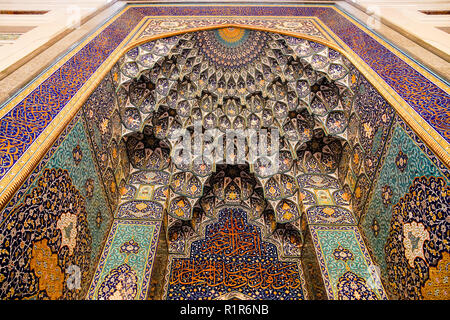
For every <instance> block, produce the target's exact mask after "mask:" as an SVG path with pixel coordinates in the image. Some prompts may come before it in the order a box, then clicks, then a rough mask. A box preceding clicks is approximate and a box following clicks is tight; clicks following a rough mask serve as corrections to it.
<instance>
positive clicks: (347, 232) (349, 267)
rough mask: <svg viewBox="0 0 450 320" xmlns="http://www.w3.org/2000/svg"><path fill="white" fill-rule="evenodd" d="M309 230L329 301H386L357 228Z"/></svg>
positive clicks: (333, 227) (313, 226)
mask: <svg viewBox="0 0 450 320" xmlns="http://www.w3.org/2000/svg"><path fill="white" fill-rule="evenodd" d="M309 227H310V230H311V235H312V239H313V243H314V246H315V249H316V253H317V258H318V260H319V265H320V269H321V271H322V277H323V280H324V284H325V288H326V290H327V294H328V298H329V299H339V300H379V299H387V297H386V294H385V292H384V289H383V286H382V284H381V280H380V278H379V276H378V274H377V271H376V267H375V265H374V264H373V263H372V260H371V258H370V255H369V253H368V251H367V249H366V246H365V245H364V242H363V240H362V238H361V236H360V234H359V231H358V228H357V227H356V226H341V227H335V226H331V227H330V226H320V225H310V226H309Z"/></svg>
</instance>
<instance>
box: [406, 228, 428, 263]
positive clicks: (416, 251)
mask: <svg viewBox="0 0 450 320" xmlns="http://www.w3.org/2000/svg"><path fill="white" fill-rule="evenodd" d="M426 240H430V235H429V233H428V231H427V230H426V228H425V226H424V225H423V224H422V223H417V222H416V221H412V222H411V223H405V224H404V225H403V246H404V248H405V256H406V259H407V260H408V263H409V265H410V266H411V268H414V260H415V259H417V258H420V259H423V260H425V257H424V252H423V244H424V242H425V241H426Z"/></svg>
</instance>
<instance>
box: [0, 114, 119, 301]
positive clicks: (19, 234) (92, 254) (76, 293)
mask: <svg viewBox="0 0 450 320" xmlns="http://www.w3.org/2000/svg"><path fill="white" fill-rule="evenodd" d="M111 223H112V214H111V209H110V206H109V204H108V202H107V198H106V194H105V193H104V191H103V186H102V183H101V180H100V179H99V177H98V175H97V170H96V167H95V165H94V160H93V155H92V152H91V150H90V146H89V144H88V138H87V136H86V134H85V131H84V126H83V121H82V120H81V117H80V116H77V117H76V118H75V119H74V120H73V122H72V124H71V125H70V126H69V127H68V128H67V129H66V132H64V133H63V135H62V136H61V137H60V138H59V139H58V141H57V142H56V143H55V144H54V145H53V147H52V148H51V150H50V151H49V152H48V153H47V155H46V157H45V158H44V159H43V160H42V162H41V163H40V164H39V166H38V167H37V168H36V169H35V171H34V172H33V174H32V175H30V177H29V178H28V180H27V181H26V182H25V184H24V185H23V186H22V188H21V189H20V190H19V192H18V193H17V194H16V195H15V196H14V198H13V199H12V200H11V202H10V203H8V205H7V206H6V207H5V208H4V210H3V211H2V218H1V222H0V252H1V253H0V296H1V297H2V298H4V299H36V298H37V299H46V298H47V299H82V298H83V297H84V295H85V294H86V292H87V285H88V283H89V281H90V279H91V278H92V275H93V272H94V271H95V267H96V264H97V262H98V260H99V258H100V254H101V247H102V245H103V243H104V241H105V239H106V236H107V232H108V230H109V228H110V226H111Z"/></svg>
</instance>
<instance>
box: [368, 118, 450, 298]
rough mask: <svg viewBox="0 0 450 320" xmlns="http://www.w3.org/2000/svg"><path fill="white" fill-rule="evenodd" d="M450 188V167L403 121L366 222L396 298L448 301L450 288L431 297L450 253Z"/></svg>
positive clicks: (395, 133)
mask: <svg viewBox="0 0 450 320" xmlns="http://www.w3.org/2000/svg"><path fill="white" fill-rule="evenodd" d="M448 185H449V171H448V168H445V166H443V165H442V163H440V164H439V160H437V159H436V157H435V156H433V155H432V154H431V153H430V152H429V151H428V152H427V151H426V147H425V146H424V145H423V143H421V142H420V140H418V139H417V137H416V136H415V134H414V133H413V132H412V131H411V130H410V129H408V128H407V127H406V126H405V125H404V123H402V121H401V120H398V123H397V124H396V125H395V126H394V129H393V133H392V138H391V141H390V144H389V147H388V149H387V151H386V155H385V157H384V159H383V165H382V167H381V169H380V172H379V176H378V179H377V180H376V184H375V187H374V190H373V192H372V195H371V199H370V202H369V203H368V205H367V213H366V214H365V215H364V217H363V220H362V223H361V226H362V229H363V231H364V236H365V238H366V239H367V241H368V244H369V245H370V247H371V248H372V254H373V256H374V259H375V260H376V261H377V263H378V264H379V265H380V267H381V271H382V275H383V280H384V282H385V286H386V289H387V290H388V291H389V293H390V295H392V297H393V298H402V299H423V298H433V297H434V298H433V299H436V298H437V296H441V297H443V296H446V297H448V295H447V294H444V292H445V290H446V289H445V288H446V287H445V285H444V284H442V286H441V287H440V288H438V287H439V286H438V287H437V288H436V291H435V293H438V292H439V294H437V295H430V294H425V290H426V289H425V286H427V284H431V283H433V282H435V281H436V279H438V278H434V279H432V278H431V275H432V270H433V268H437V267H438V264H439V263H440V261H442V263H445V262H444V260H442V259H444V254H445V253H446V252H448V250H449V248H450V247H449V244H448V228H449V222H448V221H447V220H448V219H449V218H448V217H449V210H448V207H449V198H448V197H449V187H448ZM417 204H418V205H417ZM445 234H447V236H446V235H445ZM425 241H426V244H425V243H424V242H425ZM430 247H432V248H433V249H430ZM443 274H447V275H448V271H447V272H445V271H444V272H443ZM446 292H448V291H446Z"/></svg>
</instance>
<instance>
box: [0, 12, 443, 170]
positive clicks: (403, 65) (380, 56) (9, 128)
mask: <svg viewBox="0 0 450 320" xmlns="http://www.w3.org/2000/svg"><path fill="white" fill-rule="evenodd" d="M161 14H163V15H164V14H170V15H172V16H177V15H180V16H182V15H189V16H194V15H239V16H258V15H265V16H271V15H273V16H300V17H301V16H308V17H318V18H319V19H320V20H321V22H322V23H324V24H325V25H327V27H328V28H329V29H330V30H331V31H333V32H334V34H335V35H337V36H338V37H340V39H341V40H340V41H342V42H343V43H345V44H346V45H347V46H349V47H350V48H351V49H352V50H353V51H354V52H355V53H356V54H358V55H360V57H361V58H362V59H363V60H364V61H366V63H367V64H368V65H369V66H371V67H372V68H373V69H374V70H375V72H377V74H379V75H380V76H381V78H383V79H384V80H385V81H386V82H387V84H388V85H390V86H391V87H392V88H393V89H394V90H396V92H397V93H398V94H399V95H400V96H401V97H402V98H403V99H404V100H405V101H406V102H407V103H408V104H409V105H411V106H412V107H413V108H414V109H415V110H416V111H417V112H418V113H419V114H420V115H421V116H422V117H423V118H424V119H425V120H426V121H428V123H430V124H431V125H432V126H433V127H434V128H435V129H436V130H437V131H438V132H439V133H440V134H441V135H442V136H443V137H445V139H447V141H448V130H447V129H446V127H445V126H443V125H442V124H443V123H445V117H446V113H445V110H446V109H445V106H447V105H448V104H449V103H448V101H449V95H448V94H447V93H446V92H445V90H444V89H441V88H440V87H439V86H438V85H435V84H434V83H433V82H432V81H431V80H429V79H427V77H426V76H424V75H422V74H420V73H419V72H418V71H416V70H415V69H413V68H412V67H411V66H410V65H409V64H408V62H409V61H408V62H405V61H403V60H402V59H401V58H399V57H397V56H396V55H395V53H393V52H391V51H389V49H388V48H386V47H385V46H384V45H383V44H382V43H381V42H378V41H377V40H376V39H375V38H374V36H373V35H372V34H367V33H366V32H365V30H364V29H363V28H362V27H360V26H358V25H355V24H353V23H352V21H351V20H350V19H347V17H346V16H345V15H343V14H341V12H339V11H338V10H336V9H335V8H334V7H333V6H310V7H306V6H298V7H294V6H291V7H252V6H249V7H240V6H233V7H228V6H221V7H207V6H205V7H189V6H183V8H182V9H180V8H177V7H161V6H141V7H139V6H129V7H127V8H126V9H125V10H124V11H123V12H122V13H121V14H120V15H119V16H118V17H117V18H116V19H113V20H112V21H111V23H110V24H108V25H107V26H105V27H104V28H103V29H101V30H100V31H99V32H97V33H96V34H95V36H94V37H92V38H90V39H89V41H88V42H85V43H84V44H83V46H84V47H81V48H78V49H77V50H78V51H77V52H76V54H74V55H71V56H70V58H69V56H68V57H67V59H63V61H62V62H61V63H59V64H58V68H59V67H60V70H58V72H54V73H52V74H51V75H50V76H49V77H48V79H46V80H44V81H43V82H42V83H41V84H40V85H39V86H38V87H36V86H32V87H30V89H29V90H28V94H27V96H26V97H25V96H24V95H21V97H22V98H21V99H22V100H20V101H19V100H18V99H15V100H14V102H12V103H11V104H9V105H8V106H7V107H6V108H3V110H2V113H1V114H2V118H1V124H0V128H1V131H0V141H1V145H2V146H3V149H4V150H5V151H6V152H5V153H3V154H2V166H1V168H0V176H1V177H4V176H5V174H6V173H8V172H9V171H10V169H11V168H12V166H13V165H14V164H15V163H16V162H17V160H18V159H19V158H20V157H21V156H22V155H23V154H24V152H25V151H26V150H27V149H28V148H29V146H30V145H31V143H32V142H34V141H35V140H36V138H37V137H38V136H39V135H40V134H41V133H43V132H44V130H45V128H46V127H47V125H48V124H49V123H50V122H51V121H52V119H54V117H55V116H56V115H57V114H58V113H59V112H60V111H61V110H62V109H63V107H64V106H66V104H67V103H68V102H69V100H70V99H71V98H72V97H73V96H74V94H75V92H77V91H78V90H79V89H80V88H81V86H82V85H83V84H84V83H85V82H86V81H87V79H88V78H89V77H90V76H91V75H92V73H93V72H94V71H95V70H97V68H98V67H99V66H100V65H101V64H102V63H103V62H104V61H105V60H106V59H107V57H108V56H109V55H110V54H111V53H112V52H113V51H114V50H115V49H116V48H117V46H118V45H119V43H120V42H121V41H122V40H123V39H124V38H126V37H127V35H128V33H129V31H130V30H131V29H132V28H133V27H134V26H135V25H136V23H138V22H139V21H140V20H141V18H143V17H144V16H146V15H148V16H151V15H161ZM368 47H370V48H372V49H371V50H367V48H368ZM374 53H375V54H374ZM87 56H89V58H86V57H87ZM385 61H390V62H391V63H385ZM73 74H77V77H75V78H74V77H72V75H73ZM410 79H416V80H415V81H411V80H410ZM33 88H35V89H33ZM424 88H426V90H427V93H426V94H424ZM42 92H47V93H48V95H47V96H43V95H41V93H42ZM417 93H421V94H417ZM50 97H52V98H51V99H49V98H50ZM56 97H57V98H56ZM424 97H431V98H427V100H426V101H425V100H424V99H425V98H424ZM430 99H431V100H430ZM32 110H39V115H40V116H39V117H36V116H34V117H32V118H30V117H26V116H25V117H24V116H22V115H25V114H32V113H33V112H32ZM35 114H38V113H36V112H35ZM443 117H444V118H443ZM19 118H20V119H22V120H21V121H17V119H19ZM23 119H26V120H25V121H23ZM442 119H444V120H442ZM19 124H20V125H19ZM25 132H26V133H27V134H26V135H24V133H25ZM8 150H9V151H8Z"/></svg>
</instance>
